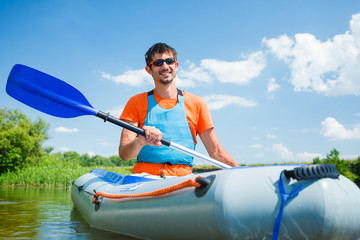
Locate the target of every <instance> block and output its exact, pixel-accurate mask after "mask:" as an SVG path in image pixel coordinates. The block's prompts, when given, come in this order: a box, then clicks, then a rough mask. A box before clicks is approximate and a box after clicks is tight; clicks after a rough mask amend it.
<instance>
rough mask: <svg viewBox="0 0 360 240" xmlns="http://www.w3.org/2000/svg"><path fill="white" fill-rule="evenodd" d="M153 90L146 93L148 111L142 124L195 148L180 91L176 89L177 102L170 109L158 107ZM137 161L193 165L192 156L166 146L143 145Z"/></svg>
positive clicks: (183, 144)
mask: <svg viewBox="0 0 360 240" xmlns="http://www.w3.org/2000/svg"><path fill="white" fill-rule="evenodd" d="M153 93H154V90H152V91H150V92H149V93H148V111H147V115H146V119H145V123H144V125H146V126H154V127H156V128H157V129H159V130H160V131H161V132H162V133H163V137H164V138H166V139H168V140H170V141H174V143H177V144H179V145H182V146H184V147H186V148H189V149H191V150H195V141H194V138H193V136H192V134H191V131H190V127H189V123H188V121H187V118H186V113H185V103H184V97H183V95H182V91H180V90H179V89H178V102H177V104H176V105H175V107H173V108H172V109H164V108H162V107H160V106H159V105H158V104H157V102H156V100H155V97H154V94H153ZM137 161H138V162H151V163H170V164H185V165H188V166H191V167H192V166H193V157H192V156H189V155H187V154H185V153H182V152H179V151H177V150H175V149H172V148H169V147H167V146H164V145H163V146H161V147H156V146H148V145H146V146H144V147H143V148H142V149H141V151H140V153H139V155H138V157H137Z"/></svg>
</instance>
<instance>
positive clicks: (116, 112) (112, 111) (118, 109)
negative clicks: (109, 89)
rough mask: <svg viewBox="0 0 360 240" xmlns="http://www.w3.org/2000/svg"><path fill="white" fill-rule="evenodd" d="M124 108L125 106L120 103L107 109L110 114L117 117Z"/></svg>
mask: <svg viewBox="0 0 360 240" xmlns="http://www.w3.org/2000/svg"><path fill="white" fill-rule="evenodd" d="M123 110H124V106H123V105H119V106H116V107H115V108H113V109H110V110H107V112H109V113H110V115H112V116H115V117H120V115H121V113H122V111H123Z"/></svg>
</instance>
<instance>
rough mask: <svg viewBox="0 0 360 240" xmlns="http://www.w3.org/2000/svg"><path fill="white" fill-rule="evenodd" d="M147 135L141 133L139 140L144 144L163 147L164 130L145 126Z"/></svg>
mask: <svg viewBox="0 0 360 240" xmlns="http://www.w3.org/2000/svg"><path fill="white" fill-rule="evenodd" d="M143 129H144V131H145V137H144V136H141V135H139V142H140V143H141V144H143V145H151V146H158V147H161V145H162V144H161V142H160V141H161V138H162V132H161V131H160V130H159V129H157V128H156V127H152V126H143Z"/></svg>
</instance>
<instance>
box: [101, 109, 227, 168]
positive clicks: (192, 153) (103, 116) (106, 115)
mask: <svg viewBox="0 0 360 240" xmlns="http://www.w3.org/2000/svg"><path fill="white" fill-rule="evenodd" d="M96 116H97V117H99V118H101V119H103V120H104V122H106V121H108V122H111V123H113V124H115V125H118V126H120V127H123V128H126V129H127V130H130V131H132V132H135V133H137V134H140V135H142V136H145V131H144V129H141V128H138V127H136V126H134V125H132V124H130V123H127V122H125V121H122V120H120V119H118V118H115V117H113V116H111V115H110V114H109V113H105V112H102V111H98V112H97V113H96ZM161 143H162V144H164V145H165V146H167V147H170V148H173V149H175V150H178V151H181V152H183V153H185V154H188V155H190V156H193V157H197V158H200V159H202V160H204V161H206V162H208V163H210V164H213V165H215V166H218V167H220V168H231V166H229V165H227V164H225V163H222V162H219V161H217V160H215V159H212V158H210V157H207V156H205V155H202V154H200V153H198V152H195V151H193V150H191V149H188V148H186V147H184V146H181V145H179V144H176V143H174V142H171V141H170V140H167V139H165V138H162V139H161Z"/></svg>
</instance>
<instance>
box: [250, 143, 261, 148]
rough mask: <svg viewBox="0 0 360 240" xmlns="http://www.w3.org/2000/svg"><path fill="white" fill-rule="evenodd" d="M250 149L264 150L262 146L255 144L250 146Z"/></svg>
mask: <svg viewBox="0 0 360 240" xmlns="http://www.w3.org/2000/svg"><path fill="white" fill-rule="evenodd" d="M249 148H257V149H259V148H263V146H262V145H261V144H254V145H251V146H249Z"/></svg>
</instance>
